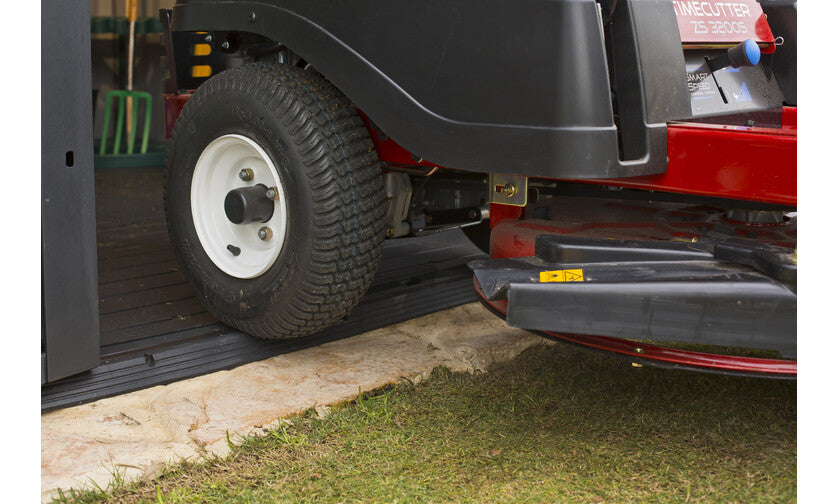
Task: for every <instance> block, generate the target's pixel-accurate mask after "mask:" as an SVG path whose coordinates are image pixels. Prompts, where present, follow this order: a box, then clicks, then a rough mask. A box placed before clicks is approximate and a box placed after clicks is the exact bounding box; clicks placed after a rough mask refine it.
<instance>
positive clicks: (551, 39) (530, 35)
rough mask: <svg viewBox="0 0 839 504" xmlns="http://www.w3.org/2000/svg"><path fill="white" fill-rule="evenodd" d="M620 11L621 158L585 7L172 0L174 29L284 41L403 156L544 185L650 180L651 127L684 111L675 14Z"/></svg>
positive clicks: (656, 146)
mask: <svg viewBox="0 0 839 504" xmlns="http://www.w3.org/2000/svg"><path fill="white" fill-rule="evenodd" d="M624 3H629V4H631V6H632V11H633V12H634V11H637V15H636V16H635V17H632V16H629V15H627V16H624V20H623V21H622V22H623V23H636V22H637V24H638V30H636V29H635V28H634V26H630V27H629V28H628V29H627V30H626V37H624V38H622V39H621V40H619V41H618V42H619V43H620V44H621V46H620V47H621V48H622V49H621V50H623V51H628V52H629V53H630V54H632V55H633V57H632V58H623V61H625V62H626V65H625V66H626V67H627V68H630V69H631V72H630V73H631V74H632V75H634V80H628V81H627V83H628V84H627V85H625V86H623V89H624V91H622V93H623V95H625V96H627V97H631V99H632V100H634V101H635V102H636V103H635V105H633V106H630V105H627V110H630V109H632V110H633V111H634V112H635V113H636V117H635V118H634V119H632V118H630V119H628V120H627V121H629V123H631V124H632V126H633V128H634V129H633V131H640V134H641V137H643V138H642V142H641V144H639V145H641V147H639V148H638V149H637V152H635V151H634V152H632V154H633V155H631V156H625V157H624V158H623V159H621V158H620V157H619V149H618V139H617V128H616V127H615V125H614V123H613V120H612V115H613V114H612V112H613V110H612V98H611V90H610V80H609V75H608V65H607V52H606V46H605V41H604V34H603V28H602V21H601V13H600V7H599V4H598V3H597V2H595V1H594V0H521V1H517V2H510V1H508V0H460V1H447V0H429V1H426V2H414V1H407V0H405V1H389V2H380V1H374V0H356V1H353V2H341V1H338V0H332V1H319V2H309V1H304V0H274V1H271V2H254V1H240V2H224V1H218V0H182V1H181V2H179V3H178V4H176V5H175V7H174V8H173V14H172V23H173V27H172V28H173V30H175V31H223V30H229V31H240V32H253V33H257V34H260V35H263V36H265V37H267V38H270V39H272V40H275V41H277V42H281V43H283V44H285V45H286V46H288V47H289V48H290V49H292V50H293V51H294V52H295V53H297V54H299V55H300V56H302V57H303V58H304V59H306V61H308V62H309V63H311V64H312V65H313V67H314V68H316V69H317V70H318V71H320V72H321V73H323V74H324V75H325V76H326V77H327V78H328V79H330V80H331V81H332V82H333V83H334V84H335V85H336V86H338V88H339V89H341V90H342V91H343V92H344V93H345V94H346V95H347V96H348V97H349V98H350V99H351V100H353V101H354V102H355V103H356V104H357V105H358V106H359V107H360V108H361V109H363V110H364V111H365V113H367V114H368V115H369V116H370V118H371V119H372V120H373V121H375V123H376V124H377V125H378V126H379V127H381V128H382V129H383V130H384V131H385V132H386V133H387V134H388V135H389V136H391V137H393V138H394V139H395V140H396V141H397V142H399V143H400V144H401V145H402V146H403V147H405V148H406V149H408V150H410V151H412V152H413V153H415V154H417V155H419V156H421V157H423V158H425V159H427V160H429V161H432V162H434V163H438V164H440V165H443V166H448V167H454V168H459V169H463V170H471V171H478V172H499V173H514V174H523V175H530V176H541V177H552V178H603V177H625V176H635V175H644V174H650V173H661V172H663V171H664V170H665V167H666V131H665V130H664V129H663V124H660V123H658V122H657V121H664V120H666V119H681V118H684V117H685V116H686V115H687V114H689V104H688V101H687V96H686V91H685V89H684V63H683V60H682V59H681V43H680V39H679V34H678V28H677V25H676V19H675V14H674V13H673V8H672V4H671V3H670V2H667V1H664V0H634V1H631V2H624ZM650 27H653V28H654V29H655V33H656V36H655V37H651V36H649V35H645V33H646V30H648V29H649V28H650ZM639 51H641V52H643V54H639ZM624 73H625V74H626V75H629V73H626V72H624ZM674 76H676V77H680V78H675V77H674ZM627 99H630V98H627ZM633 107H634V108H633ZM686 110H687V113H685V111H686ZM653 122H655V124H653ZM646 129H650V130H651V131H652V132H651V133H649V134H648V135H646V134H645V131H646Z"/></svg>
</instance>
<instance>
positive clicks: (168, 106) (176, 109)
mask: <svg viewBox="0 0 839 504" xmlns="http://www.w3.org/2000/svg"><path fill="white" fill-rule="evenodd" d="M190 96H192V93H184V94H164V95H163V116H164V119H165V121H166V138H169V137H170V136H172V128H173V127H174V126H175V121H176V120H177V119H178V116H179V115H180V114H181V110H183V108H184V105H186V102H187V100H189V97H190Z"/></svg>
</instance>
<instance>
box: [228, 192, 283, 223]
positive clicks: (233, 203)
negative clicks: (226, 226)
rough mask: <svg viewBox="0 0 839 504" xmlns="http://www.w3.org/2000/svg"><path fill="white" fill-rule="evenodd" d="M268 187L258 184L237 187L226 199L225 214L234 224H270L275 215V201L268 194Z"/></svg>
mask: <svg viewBox="0 0 839 504" xmlns="http://www.w3.org/2000/svg"><path fill="white" fill-rule="evenodd" d="M267 192H268V187H267V186H265V185H264V184H256V185H255V186H251V187H237V188H236V189H232V190H231V191H230V192H228V193H227V196H225V197H224V214H225V215H227V220H229V221H230V222H232V223H233V224H248V223H251V222H268V221H269V220H271V216H273V215H274V201H273V200H272V199H270V198H268V196H266V193H267Z"/></svg>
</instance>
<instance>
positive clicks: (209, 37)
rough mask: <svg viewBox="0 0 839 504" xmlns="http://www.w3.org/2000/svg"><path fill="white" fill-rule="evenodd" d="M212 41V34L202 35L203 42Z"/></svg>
mask: <svg viewBox="0 0 839 504" xmlns="http://www.w3.org/2000/svg"><path fill="white" fill-rule="evenodd" d="M212 41H213V36H212V35H207V36H206V37H204V42H212Z"/></svg>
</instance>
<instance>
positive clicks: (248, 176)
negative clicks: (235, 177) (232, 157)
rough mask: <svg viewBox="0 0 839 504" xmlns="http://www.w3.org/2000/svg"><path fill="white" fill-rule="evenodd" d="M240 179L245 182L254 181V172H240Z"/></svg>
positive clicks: (248, 170) (244, 170)
mask: <svg viewBox="0 0 839 504" xmlns="http://www.w3.org/2000/svg"><path fill="white" fill-rule="evenodd" d="M239 178H240V179H242V180H243V181H245V182H247V181H249V180H253V170H251V169H250V168H245V169H243V170H240V171H239Z"/></svg>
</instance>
